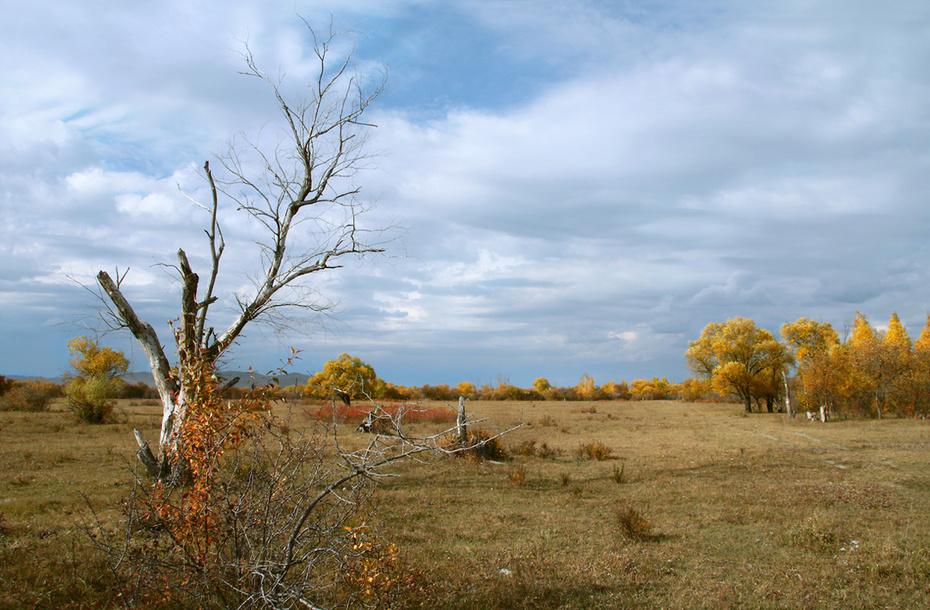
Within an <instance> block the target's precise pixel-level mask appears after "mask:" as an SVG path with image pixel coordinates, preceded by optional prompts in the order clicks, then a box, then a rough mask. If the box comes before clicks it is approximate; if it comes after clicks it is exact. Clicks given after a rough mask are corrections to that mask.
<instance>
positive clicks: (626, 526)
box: [614, 502, 652, 540]
mask: <svg viewBox="0 0 930 610" xmlns="http://www.w3.org/2000/svg"><path fill="white" fill-rule="evenodd" d="M614 517H615V519H616V521H617V527H618V529H619V530H620V533H621V534H623V535H624V536H625V537H626V538H628V539H629V540H644V539H646V538H648V537H649V535H650V530H651V529H652V524H651V523H650V522H649V521H648V520H647V519H646V518H645V517H644V516H643V514H642V513H641V512H640V511H639V510H638V509H637V508H636V507H635V506H633V503H632V502H627V503H625V504H623V505H622V506H620V507H619V508H618V509H617V510H616V511H615V512H614Z"/></svg>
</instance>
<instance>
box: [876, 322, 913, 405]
mask: <svg viewBox="0 0 930 610" xmlns="http://www.w3.org/2000/svg"><path fill="white" fill-rule="evenodd" d="M881 351H882V354H881V362H880V366H881V367H882V382H883V387H882V388H881V390H880V391H881V396H882V400H883V403H884V405H885V406H886V408H890V409H891V410H893V411H895V412H897V413H903V412H904V411H906V410H907V409H908V408H910V407H911V402H912V396H911V394H912V388H911V382H912V381H913V376H912V375H911V370H912V368H913V366H914V362H913V359H914V352H913V348H912V344H911V338H910V337H909V336H908V334H907V330H906V329H905V328H904V325H903V324H901V320H900V319H899V318H898V314H897V312H894V313H892V314H891V319H889V320H888V330H886V331H885V336H884V337H883V338H882V345H881Z"/></svg>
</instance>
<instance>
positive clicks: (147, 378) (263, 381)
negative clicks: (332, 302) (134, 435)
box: [6, 371, 310, 388]
mask: <svg viewBox="0 0 930 610" xmlns="http://www.w3.org/2000/svg"><path fill="white" fill-rule="evenodd" d="M6 377H7V378H8V379H18V380H20V381H25V380H27V379H38V377H26V376H23V375H6ZM219 377H220V378H221V379H227V380H228V379H235V378H236V377H238V378H239V381H237V382H236V385H235V387H237V388H247V387H249V386H250V385H251V384H252V383H254V384H255V385H268V384H271V383H272V378H271V377H270V376H268V375H258V374H256V375H254V377H253V376H251V375H250V374H249V372H248V371H223V372H221V373H220V374H219ZM309 379H310V375H305V374H303V373H288V374H287V375H279V376H278V381H277V382H276V383H274V385H276V386H278V387H282V388H286V387H287V386H291V385H307V381H308V380H309ZM49 381H51V382H52V383H59V384H60V383H63V382H64V378H63V377H53V378H51V379H49ZM123 381H125V382H126V383H132V384H135V383H144V384H145V385H147V386H149V387H152V388H154V387H155V378H154V377H152V373H151V372H141V371H140V372H132V373H126V374H125V375H123Z"/></svg>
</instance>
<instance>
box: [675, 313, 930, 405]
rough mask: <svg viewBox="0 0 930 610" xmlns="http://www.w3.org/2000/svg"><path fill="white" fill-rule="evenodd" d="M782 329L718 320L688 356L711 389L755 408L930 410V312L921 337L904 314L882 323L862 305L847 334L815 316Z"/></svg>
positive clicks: (745, 321)
mask: <svg viewBox="0 0 930 610" xmlns="http://www.w3.org/2000/svg"><path fill="white" fill-rule="evenodd" d="M781 336H782V340H781V341H779V340H777V339H776V338H775V336H774V335H773V334H772V333H771V332H769V331H768V330H766V329H763V328H758V327H756V325H755V322H753V320H751V319H748V318H732V319H730V320H727V321H726V322H723V323H718V322H711V323H710V324H708V325H707V327H705V329H704V331H703V332H702V333H701V336H700V337H699V338H698V339H697V340H696V341H693V342H691V343H690V344H689V347H688V350H687V352H686V353H685V358H686V360H687V361H688V367H689V368H690V370H691V371H692V372H693V373H695V375H697V378H698V381H699V382H700V383H703V384H704V385H705V386H706V388H707V389H708V390H709V391H712V392H715V393H717V394H719V395H721V396H733V397H737V398H739V400H741V401H742V403H743V404H744V405H745V408H746V412H747V413H749V412H752V410H753V406H754V405H756V406H757V408H760V409H761V408H762V405H763V404H764V405H765V410H767V411H768V412H773V411H776V410H781V406H782V405H784V404H786V403H785V399H786V398H788V399H789V401H790V400H793V401H794V404H795V405H796V408H798V409H799V410H817V409H819V408H820V407H825V408H826V409H827V410H828V411H829V412H830V413H832V414H834V415H849V416H872V417H878V418H881V417H882V416H884V415H888V414H893V415H897V416H905V417H917V416H920V417H925V416H927V415H928V414H930V315H928V316H927V322H926V324H925V325H924V328H923V330H922V331H921V333H920V336H919V337H918V338H917V340H915V341H912V340H911V338H910V336H909V335H908V333H907V330H906V329H905V328H904V325H903V324H902V323H901V320H900V319H899V318H898V315H897V313H893V314H892V315H891V318H890V319H889V321H888V326H887V329H885V330H878V329H876V328H874V327H873V326H872V325H871V324H870V323H869V321H868V320H867V319H866V317H865V316H864V315H863V314H862V313H859V312H857V314H856V317H855V320H854V321H853V324H852V329H851V331H850V332H848V333H847V336H846V337H844V338H843V339H842V340H841V339H840V336H839V333H837V331H836V330H835V329H834V328H833V327H832V326H831V325H830V324H829V323H828V322H817V321H814V320H810V319H808V318H800V319H798V320H797V321H795V322H791V323H788V324H785V325H784V326H782V328H781ZM789 404H790V403H789Z"/></svg>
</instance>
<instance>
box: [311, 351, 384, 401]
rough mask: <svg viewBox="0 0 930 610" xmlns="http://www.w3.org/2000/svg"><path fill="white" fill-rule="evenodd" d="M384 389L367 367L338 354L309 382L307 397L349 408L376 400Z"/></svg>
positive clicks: (353, 359) (359, 360) (347, 356)
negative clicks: (336, 401) (362, 400)
mask: <svg viewBox="0 0 930 610" xmlns="http://www.w3.org/2000/svg"><path fill="white" fill-rule="evenodd" d="M383 385H384V382H383V381H381V380H380V379H378V376H377V375H375V369H374V368H372V366H371V365H370V364H367V363H365V362H362V360H361V359H360V358H355V357H352V356H350V355H349V354H340V355H339V357H338V358H336V359H335V360H330V361H329V362H327V363H326V364H325V365H323V370H322V371H320V372H318V373H317V374H316V375H314V376H313V377H311V378H310V380H309V381H308V382H307V393H308V394H309V395H310V396H313V397H316V398H333V399H334V398H339V399H340V400H342V402H344V403H345V404H346V405H351V404H352V400H353V399H358V398H363V397H370V398H378V393H379V389H380V388H381V386H383Z"/></svg>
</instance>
